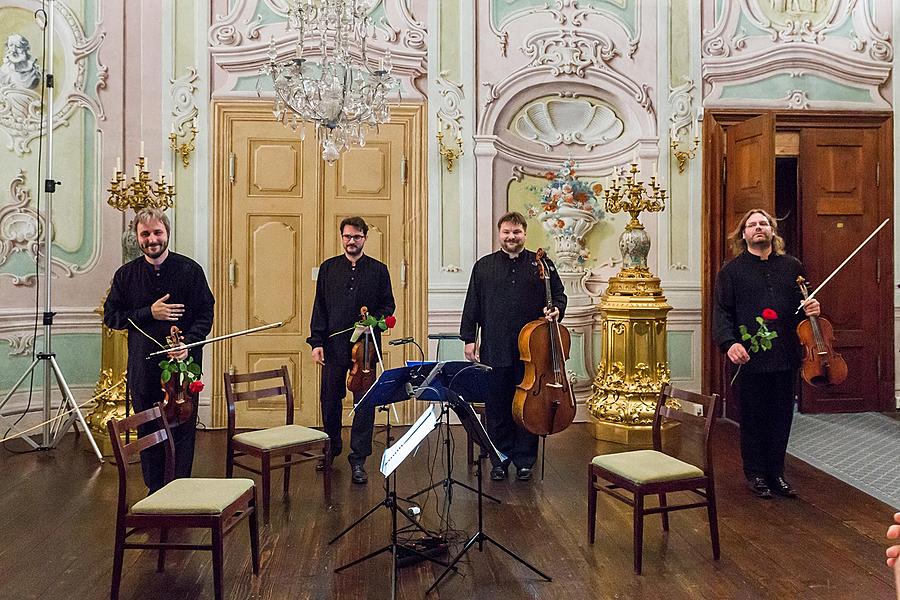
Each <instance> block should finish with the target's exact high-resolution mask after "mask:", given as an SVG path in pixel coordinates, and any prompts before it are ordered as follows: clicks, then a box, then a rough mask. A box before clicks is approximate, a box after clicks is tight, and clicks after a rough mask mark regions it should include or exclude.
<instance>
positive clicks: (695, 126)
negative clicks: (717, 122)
mask: <svg viewBox="0 0 900 600" xmlns="http://www.w3.org/2000/svg"><path fill="white" fill-rule="evenodd" d="M693 132H694V137H695V138H696V137H697V115H694V127H693Z"/></svg>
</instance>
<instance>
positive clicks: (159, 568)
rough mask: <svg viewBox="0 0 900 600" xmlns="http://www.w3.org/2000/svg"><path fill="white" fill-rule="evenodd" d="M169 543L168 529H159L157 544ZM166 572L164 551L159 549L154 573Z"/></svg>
mask: <svg viewBox="0 0 900 600" xmlns="http://www.w3.org/2000/svg"><path fill="white" fill-rule="evenodd" d="M167 541H169V529H168V528H167V527H160V528H159V543H160V544H165V543H166V542H167ZM165 570H166V549H165V548H160V549H159V557H158V558H157V559H156V572H157V573H162V572H163V571H165Z"/></svg>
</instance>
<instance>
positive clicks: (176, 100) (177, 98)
mask: <svg viewBox="0 0 900 600" xmlns="http://www.w3.org/2000/svg"><path fill="white" fill-rule="evenodd" d="M186 71H187V73H185V74H184V75H182V76H181V77H177V78H175V79H170V80H169V83H170V84H172V87H171V88H170V89H169V96H170V98H171V99H172V112H171V114H172V116H173V117H174V122H173V123H172V125H173V127H175V133H176V134H177V135H178V137H185V136H189V135H190V133H191V132H190V129H191V121H192V120H193V119H194V118H195V117H197V115H199V114H200V112H199V110H198V108H197V104H196V102H195V101H194V92H196V91H197V86H196V85H194V82H195V81H197V80H198V79H199V76H198V75H197V69H196V67H187V69H186Z"/></svg>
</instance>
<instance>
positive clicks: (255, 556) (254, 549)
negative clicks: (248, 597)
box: [247, 488, 259, 575]
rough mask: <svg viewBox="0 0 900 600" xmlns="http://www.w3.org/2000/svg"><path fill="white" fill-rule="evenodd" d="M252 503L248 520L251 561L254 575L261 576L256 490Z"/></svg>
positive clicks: (254, 490)
mask: <svg viewBox="0 0 900 600" xmlns="http://www.w3.org/2000/svg"><path fill="white" fill-rule="evenodd" d="M250 502H251V505H250V516H249V517H248V518H247V523H248V524H249V525H250V560H251V562H252V563H253V574H254V575H259V520H258V519H257V517H256V513H257V510H256V488H254V489H253V499H252V500H250Z"/></svg>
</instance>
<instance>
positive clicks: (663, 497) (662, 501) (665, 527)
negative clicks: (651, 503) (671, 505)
mask: <svg viewBox="0 0 900 600" xmlns="http://www.w3.org/2000/svg"><path fill="white" fill-rule="evenodd" d="M659 506H660V507H661V508H665V507H666V506H668V504H666V495H665V493H662V494H660V495H659ZM659 514H661V515H662V522H663V531H668V530H669V511H667V510H664V511H662V512H661V513H659Z"/></svg>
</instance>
